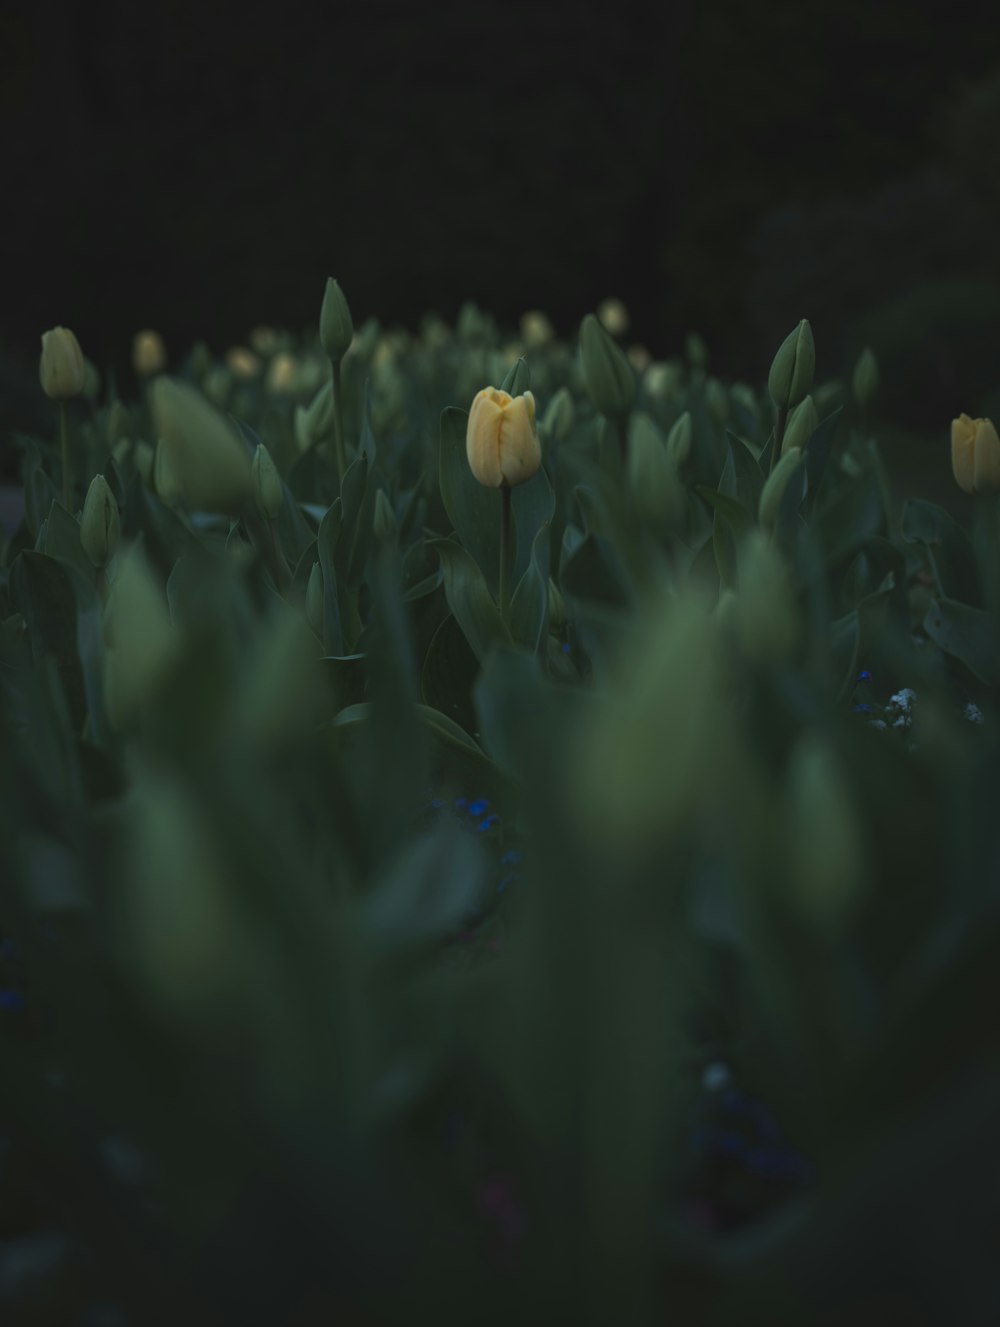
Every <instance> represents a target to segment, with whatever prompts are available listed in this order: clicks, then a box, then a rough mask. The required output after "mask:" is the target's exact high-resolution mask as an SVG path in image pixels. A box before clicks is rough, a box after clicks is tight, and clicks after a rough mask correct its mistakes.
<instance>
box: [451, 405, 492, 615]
mask: <svg viewBox="0 0 1000 1327" xmlns="http://www.w3.org/2000/svg"><path fill="white" fill-rule="evenodd" d="M468 418H469V417H468V415H467V413H466V412H465V411H464V410H458V409H456V408H455V407H454V406H449V407H448V408H447V409H446V410H444V411H442V414H441V442H440V452H439V456H438V481H439V483H440V486H441V499H442V501H443V502H444V507H445V511H446V512H447V513H448V519H449V520H450V521H451V523H452V526H453V527H454V529H455V533H456V534H457V535H458V538H459V541H460V542H461V544H462V546H463V548H465V550H466V551H467V552H468V553H469V554H470V556H471V557H472V558H473V559H474V561H475V562H476V563H477V564H478V566H479V569H480V571H481V573H482V575H483V577H484V579H485V582H486V585H487V587H488V589H489V590H490V592H491V593H492V594H494V595H496V594H498V593H499V586H500V507H501V504H500V492H499V490H498V489H492V488H486V487H485V486H484V485H483V484H480V483H479V482H478V480H477V479H476V478H475V476H474V475H473V473H472V471H471V470H470V469H469V461H468V457H467V455H466V451H465V431H466V426H467V423H468Z"/></svg>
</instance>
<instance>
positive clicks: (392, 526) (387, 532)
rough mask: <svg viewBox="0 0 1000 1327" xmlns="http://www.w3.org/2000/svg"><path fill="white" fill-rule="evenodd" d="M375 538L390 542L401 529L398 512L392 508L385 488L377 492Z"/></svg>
mask: <svg viewBox="0 0 1000 1327" xmlns="http://www.w3.org/2000/svg"><path fill="white" fill-rule="evenodd" d="M374 528H375V538H376V539H378V540H380V541H381V542H388V541H389V540H391V539H395V538H396V534H397V531H398V529H399V527H398V525H397V523H396V513H395V512H394V511H393V509H392V503H391V502H390V501H389V499H388V498H387V497H386V495H385V491H384V489H381V488H380V489H379V490H378V491H377V493H376V494H375V525H374Z"/></svg>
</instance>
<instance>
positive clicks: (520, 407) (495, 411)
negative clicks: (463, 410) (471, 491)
mask: <svg viewBox="0 0 1000 1327" xmlns="http://www.w3.org/2000/svg"><path fill="white" fill-rule="evenodd" d="M465 451H466V455H467V456H468V458H469V467H470V469H471V470H472V473H473V474H474V475H475V477H476V478H477V479H478V480H479V482H480V484H485V486H486V487H487V488H500V487H501V486H502V485H504V484H507V485H508V487H510V488H513V487H514V486H515V485H516V484H523V483H524V482H525V481H526V480H528V479H530V478H531V476H532V475H533V474H534V473H535V471H536V470H537V469H538V467H539V466H540V465H541V463H542V449H541V446H540V445H539V442H538V434H537V433H536V432H535V398H534V396H532V394H531V392H525V393H524V394H523V395H522V396H511V395H510V393H509V392H503V391H500V390H499V389H498V388H496V387H484V388H483V390H482V391H481V392H477V393H476V396H475V399H474V400H473V402H472V408H471V409H470V410H469V424H468V428H467V430H466V434H465Z"/></svg>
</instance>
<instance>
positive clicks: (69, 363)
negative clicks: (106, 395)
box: [38, 327, 86, 401]
mask: <svg viewBox="0 0 1000 1327" xmlns="http://www.w3.org/2000/svg"><path fill="white" fill-rule="evenodd" d="M38 376H39V379H40V381H41V384H42V391H43V392H44V393H45V395H46V396H47V397H49V398H50V399H51V400H53V401H70V400H72V398H73V397H74V396H79V395H80V394H81V393H82V392H83V387H84V380H85V378H86V368H85V366H84V362H83V351H82V350H81V349H80V343H79V341H77V339H76V337H75V336H74V335H73V333H72V332H71V331H70V330H69V328H68V327H54V328H53V329H52V331H51V332H43V333H42V358H41V361H40V363H39V366H38Z"/></svg>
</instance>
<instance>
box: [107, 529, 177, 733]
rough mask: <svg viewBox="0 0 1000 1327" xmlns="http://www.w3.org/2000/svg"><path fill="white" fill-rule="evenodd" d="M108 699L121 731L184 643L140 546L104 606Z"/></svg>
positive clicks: (125, 559)
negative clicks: (179, 638) (181, 643)
mask: <svg viewBox="0 0 1000 1327" xmlns="http://www.w3.org/2000/svg"><path fill="white" fill-rule="evenodd" d="M103 626H104V639H105V643H106V646H107V649H106V651H105V655H104V699H105V703H106V705H107V710H108V718H109V719H110V721H111V726H112V728H114V729H115V731H116V732H121V731H122V730H123V729H124V728H125V727H126V726H128V724H129V723H130V722H131V720H132V719H133V718H134V717H135V716H136V715H137V713H138V711H139V709H140V708H141V706H142V703H143V702H144V701H145V700H146V699H147V698H148V697H149V696H150V695H151V693H152V692H153V690H154V689H155V688H156V687H157V686H158V685H159V683H160V681H161V679H162V678H163V677H164V676H165V675H166V673H167V672H168V671H169V669H170V667H171V666H172V664H173V662H174V659H175V658H176V656H177V653H178V650H179V647H180V643H179V640H178V637H177V633H176V631H175V630H174V626H173V624H172V623H171V621H170V614H169V613H168V612H167V605H166V601H165V600H164V597H163V593H162V591H161V589H160V587H159V585H157V583H156V581H155V580H154V578H153V573H152V571H151V570H150V568H149V565H148V563H147V562H146V559H145V556H144V555H143V553H142V552H141V551H140V550H139V549H138V548H136V547H135V546H134V545H133V546H132V547H131V548H129V549H128V550H127V551H126V552H125V553H124V554H123V555H122V556H121V557H120V558H119V560H118V575H117V577H116V578H115V582H114V585H113V586H112V589H111V593H110V595H109V596H108V602H107V604H106V605H105V609H104V620H103Z"/></svg>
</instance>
